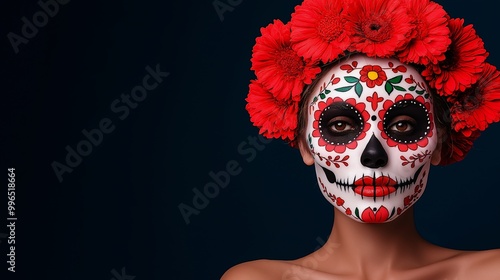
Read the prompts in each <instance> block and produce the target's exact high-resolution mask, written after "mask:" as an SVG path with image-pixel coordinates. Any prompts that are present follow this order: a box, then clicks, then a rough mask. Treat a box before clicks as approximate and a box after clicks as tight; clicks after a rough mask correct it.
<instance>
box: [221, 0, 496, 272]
mask: <svg viewBox="0 0 500 280" xmlns="http://www.w3.org/2000/svg"><path fill="white" fill-rule="evenodd" d="M261 32H262V36H261V37H259V38H257V40H256V44H255V46H254V49H253V56H252V70H254V71H255V74H256V76H257V79H256V80H253V81H252V82H251V84H250V91H249V94H248V97H247V102H248V104H247V107H246V108H247V110H248V112H249V113H250V116H251V121H252V122H253V123H254V125H256V126H257V127H259V129H260V131H259V132H260V133H261V134H262V135H264V136H266V137H269V138H280V139H283V140H285V141H287V142H288V143H290V144H291V145H292V146H293V147H297V148H298V149H299V151H300V153H301V155H302V158H303V160H304V163H306V164H307V165H314V166H315V170H316V175H317V180H318V185H319V187H320V189H321V191H322V193H323V195H324V196H325V198H326V199H327V200H328V201H329V202H331V203H332V205H333V206H334V213H335V219H334V223H333V227H332V230H331V233H330V236H329V239H328V241H327V242H326V243H325V245H324V246H323V247H322V248H320V249H319V250H317V251H315V252H314V253H312V254H310V255H307V256H305V257H303V258H300V259H297V260H291V261H273V260H257V261H251V262H247V263H243V264H240V265H237V266H235V267H233V268H231V269H229V270H228V271H227V272H226V273H225V274H224V275H223V277H222V279H223V280H233V279H237V280H239V279H500V268H499V267H498V265H499V264H500V251H499V250H486V251H474V252H473V251H460V250H453V249H448V248H442V247H439V246H436V245H434V244H431V243H429V242H427V241H425V240H424V239H423V238H422V237H421V236H420V235H419V234H418V232H417V230H416V228H415V225H414V218H413V205H414V203H415V202H416V201H417V200H418V199H419V198H420V197H421V195H422V193H423V192H424V190H425V187H426V182H427V177H428V174H429V169H430V165H431V164H434V165H437V164H440V165H447V164H451V163H453V162H456V161H460V160H462V159H463V158H464V157H465V155H466V154H467V152H468V151H469V150H470V148H471V147H472V143H473V141H474V140H475V139H476V138H477V137H478V136H479V134H480V132H481V131H484V130H485V129H486V128H487V127H488V125H489V124H491V123H493V122H498V121H499V120H500V102H499V99H500V74H499V72H498V71H497V69H496V68H495V67H494V66H492V65H490V64H488V63H487V62H486V58H487V56H488V53H487V51H486V50H485V49H484V44H483V42H482V40H481V38H479V37H478V36H477V35H476V33H475V31H474V29H473V28H472V26H470V25H468V26H464V24H463V20H460V19H452V18H450V17H449V16H448V15H447V13H446V12H445V11H444V9H443V8H442V7H441V6H440V5H438V4H437V3H434V2H432V1H420V0H407V1H396V0H393V1H381V0H380V1H372V0H356V1H345V2H344V1H328V0H305V1H304V2H303V3H302V4H301V5H300V6H297V7H296V9H295V12H294V14H292V18H291V20H290V22H289V23H286V24H284V23H282V22H281V21H279V20H275V21H274V22H273V23H272V24H270V25H268V26H267V27H266V28H263V29H261Z"/></svg>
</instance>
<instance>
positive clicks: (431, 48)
mask: <svg viewBox="0 0 500 280" xmlns="http://www.w3.org/2000/svg"><path fill="white" fill-rule="evenodd" d="M406 4H407V6H408V13H409V14H410V17H412V18H413V20H412V23H413V24H415V28H414V29H413V31H414V33H415V34H414V36H411V38H412V39H411V40H410V42H409V43H408V45H407V46H406V48H404V49H403V50H401V51H400V52H399V53H398V56H399V58H400V60H401V61H402V62H406V63H418V64H423V65H427V64H429V63H434V64H435V63H437V62H438V61H441V60H444V59H445V56H444V53H445V52H446V50H447V49H448V46H449V45H450V43H451V40H450V37H449V34H450V29H449V28H448V18H449V16H448V14H447V13H446V11H445V10H444V9H443V6H441V5H439V4H437V3H435V2H432V1H429V0H408V1H406Z"/></svg>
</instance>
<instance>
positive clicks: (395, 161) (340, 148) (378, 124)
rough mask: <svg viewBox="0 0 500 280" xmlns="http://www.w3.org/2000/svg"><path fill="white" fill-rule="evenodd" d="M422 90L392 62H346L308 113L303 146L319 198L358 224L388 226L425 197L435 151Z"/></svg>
mask: <svg viewBox="0 0 500 280" xmlns="http://www.w3.org/2000/svg"><path fill="white" fill-rule="evenodd" d="M432 112H433V109H432V101H431V97H430V95H429V91H428V87H427V84H426V83H425V80H424V79H423V78H422V77H421V76H420V74H419V73H418V71H416V70H415V69H414V68H413V67H412V66H408V65H405V64H402V63H401V62H399V61H398V60H397V59H380V58H369V57H366V56H363V55H354V56H351V57H350V58H348V59H346V60H342V61H341V62H339V63H338V64H337V65H335V66H334V67H333V68H332V69H331V70H329V71H328V72H327V73H325V75H324V76H323V78H322V79H321V80H320V81H319V83H318V84H317V86H316V87H315V89H314V92H313V93H312V95H311V97H310V99H309V107H308V112H307V114H308V123H307V130H306V137H307V139H306V140H307V143H308V145H309V148H310V150H311V152H312V154H313V157H314V161H315V169H316V175H317V179H318V184H319V186H320V189H321V191H322V193H323V195H324V196H325V198H326V199H327V200H328V201H330V202H331V203H332V204H333V205H334V206H335V207H337V209H339V210H340V211H341V212H342V213H344V214H346V215H347V216H349V217H350V218H352V219H354V220H356V221H359V222H364V223H384V222H388V221H392V220H394V219H395V218H396V217H398V216H399V215H401V214H402V213H403V212H404V211H405V210H407V209H408V208H409V207H410V206H412V205H413V204H414V203H415V202H416V201H417V200H418V199H419V198H420V196H421V195H422V193H423V191H424V190H425V186H426V182H427V177H428V174H429V168H430V161H431V155H432V153H433V152H434V150H435V148H436V144H437V132H436V128H435V125H434V117H433V113H432Z"/></svg>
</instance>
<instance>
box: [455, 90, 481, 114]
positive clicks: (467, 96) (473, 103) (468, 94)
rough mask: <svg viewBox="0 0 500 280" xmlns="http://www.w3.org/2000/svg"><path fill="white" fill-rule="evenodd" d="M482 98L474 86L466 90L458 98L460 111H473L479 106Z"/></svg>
mask: <svg viewBox="0 0 500 280" xmlns="http://www.w3.org/2000/svg"><path fill="white" fill-rule="evenodd" d="M483 100H484V98H483V96H482V95H481V93H480V92H478V90H476V89H475V88H471V89H469V90H466V91H465V92H464V93H463V94H462V96H461V97H460V99H459V104H460V108H461V111H462V112H465V111H474V110H475V109H477V108H479V107H481V105H482V104H483Z"/></svg>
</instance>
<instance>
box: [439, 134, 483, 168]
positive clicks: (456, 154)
mask: <svg viewBox="0 0 500 280" xmlns="http://www.w3.org/2000/svg"><path fill="white" fill-rule="evenodd" d="M480 135H481V132H480V131H479V130H475V131H472V132H471V135H469V136H464V134H463V133H462V132H457V131H455V130H451V133H450V135H449V137H450V138H449V139H447V140H446V141H444V142H443V146H442V148H441V161H440V162H439V165H449V164H452V163H455V162H459V161H461V160H462V159H464V158H465V156H466V155H467V154H468V153H469V151H470V150H471V149H472V146H473V143H474V141H475V140H476V139H477V138H479V136H480Z"/></svg>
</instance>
